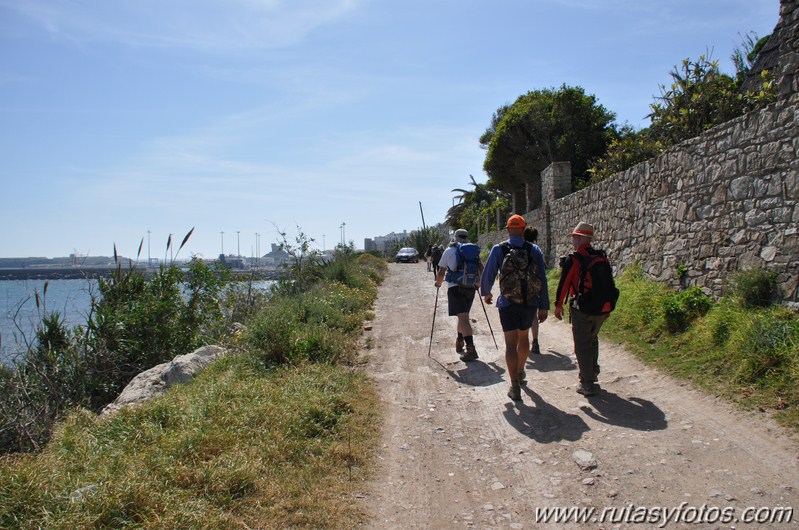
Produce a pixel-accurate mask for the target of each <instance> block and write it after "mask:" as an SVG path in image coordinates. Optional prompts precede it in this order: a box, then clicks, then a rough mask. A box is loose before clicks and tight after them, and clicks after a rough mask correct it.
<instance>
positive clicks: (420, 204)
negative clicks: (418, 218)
mask: <svg viewBox="0 0 799 530" xmlns="http://www.w3.org/2000/svg"><path fill="white" fill-rule="evenodd" d="M419 211H420V212H422V228H423V229H424V230H427V227H426V226H425V225H424V210H422V201H419Z"/></svg>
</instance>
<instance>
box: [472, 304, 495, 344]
mask: <svg viewBox="0 0 799 530" xmlns="http://www.w3.org/2000/svg"><path fill="white" fill-rule="evenodd" d="M477 297H478V298H479V299H480V305H481V306H483V313H484V314H485V316H486V322H488V329H489V330H490V331H491V338H492V339H494V347H495V348H496V349H499V345H498V344H497V338H496V337H495V336H494V330H493V329H491V321H490V320H488V311H486V306H485V304H484V303H483V297H482V296H480V294H479V293H478V295H477Z"/></svg>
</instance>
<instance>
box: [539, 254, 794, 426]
mask: <svg viewBox="0 0 799 530" xmlns="http://www.w3.org/2000/svg"><path fill="white" fill-rule="evenodd" d="M678 271H679V269H678ZM558 277H559V271H557V270H552V271H550V275H549V281H550V289H556V288H557V281H558ZM616 284H617V287H618V288H619V290H620V291H621V295H620V297H619V301H618V303H617V305H616V310H615V311H614V312H613V313H612V314H611V316H610V318H609V319H608V320H607V322H606V323H605V325H604V326H603V328H602V333H603V335H604V336H605V337H606V338H608V339H610V340H612V341H614V342H618V343H621V344H624V345H625V346H627V347H628V348H629V349H630V351H632V352H633V353H635V354H636V355H637V356H638V357H639V358H640V359H641V360H643V361H645V362H646V363H648V364H650V365H652V366H655V367H657V368H658V369H660V370H662V371H664V372H665V373H668V374H670V375H672V376H674V377H677V378H679V379H683V380H687V381H690V382H691V383H692V384H694V385H695V386H697V387H699V388H702V389H704V390H706V391H708V392H710V393H713V394H715V395H717V396H721V397H724V398H726V399H728V400H730V401H732V402H734V403H737V404H738V405H739V406H741V407H743V408H744V409H753V410H759V411H765V412H768V413H770V414H773V416H774V418H775V419H776V420H778V421H779V422H780V423H782V424H783V425H785V426H786V427H788V428H789V429H791V430H792V431H794V432H799V315H797V314H796V312H794V311H793V310H791V309H789V308H787V307H784V306H782V305H779V304H775V303H773V302H774V300H775V297H774V295H775V275H774V274H773V273H771V272H768V271H764V270H748V271H741V272H738V273H735V274H734V275H733V276H731V277H730V279H729V282H728V287H727V294H726V295H725V296H724V297H722V298H721V299H719V300H718V301H714V300H713V299H711V298H710V297H708V296H706V295H705V294H704V293H703V292H702V291H701V290H700V289H699V288H697V287H689V288H686V289H682V290H676V289H672V288H669V287H667V286H665V285H663V284H661V283H656V282H653V281H650V280H647V279H645V278H644V277H643V274H642V272H641V268H640V267H638V266H636V265H633V266H630V267H628V268H627V269H625V271H624V272H623V273H622V274H621V276H620V277H619V278H617V280H616ZM552 292H553V293H554V292H555V291H554V290H552Z"/></svg>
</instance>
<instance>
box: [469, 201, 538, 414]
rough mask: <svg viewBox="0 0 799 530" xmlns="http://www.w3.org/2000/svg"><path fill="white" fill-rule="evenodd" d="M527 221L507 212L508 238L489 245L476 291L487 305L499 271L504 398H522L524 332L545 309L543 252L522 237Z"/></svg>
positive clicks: (524, 356)
mask: <svg viewBox="0 0 799 530" xmlns="http://www.w3.org/2000/svg"><path fill="white" fill-rule="evenodd" d="M526 226H527V222H526V221H525V220H524V217H522V216H521V215H511V216H510V218H509V219H508V222H507V225H506V227H507V229H508V239H507V241H503V242H502V243H500V244H498V245H494V246H493V247H492V248H491V253H490V254H489V255H488V260H487V261H486V265H485V269H484V270H483V276H482V278H481V279H480V292H481V293H482V294H483V298H484V300H485V303H486V304H491V301H492V298H493V297H492V295H491V288H492V287H493V286H494V280H495V279H496V278H497V274H499V297H498V298H497V309H498V310H499V321H500V324H501V325H502V332H503V333H504V335H505V363H506V364H507V366H508V376H509V377H510V390H508V397H509V398H511V399H512V400H514V401H519V400H521V399H522V393H521V385H526V384H527V375H526V373H525V370H524V367H525V363H526V362H527V352H528V350H529V348H530V341H529V338H528V331H527V330H529V329H530V326H532V323H533V320H538V322H543V321H544V320H546V319H547V314H548V312H549V293H548V291H547V278H546V275H545V272H544V271H545V265H544V255H543V253H542V252H541V250H540V249H539V248H538V246H536V245H533V244H531V243H530V242H528V241H525V239H524V229H525V227H526Z"/></svg>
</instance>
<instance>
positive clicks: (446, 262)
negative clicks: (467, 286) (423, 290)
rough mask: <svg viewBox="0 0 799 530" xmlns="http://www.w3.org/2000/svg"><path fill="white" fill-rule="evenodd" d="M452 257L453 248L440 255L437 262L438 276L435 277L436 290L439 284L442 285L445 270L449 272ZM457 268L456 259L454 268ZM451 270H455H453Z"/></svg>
mask: <svg viewBox="0 0 799 530" xmlns="http://www.w3.org/2000/svg"><path fill="white" fill-rule="evenodd" d="M453 255H454V251H453V247H449V248H447V249H446V250H445V251H444V253H443V254H441V259H439V260H438V274H437V275H436V282H435V285H436V288H438V287H441V284H443V283H444V277H445V276H446V274H447V270H449V268H450V267H449V266H450V265H451V263H450V261H451V260H452V259H451V256H453ZM457 266H458V264H457V257H456V263H455V267H456V268H457ZM453 270H455V269H454V268H453Z"/></svg>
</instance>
